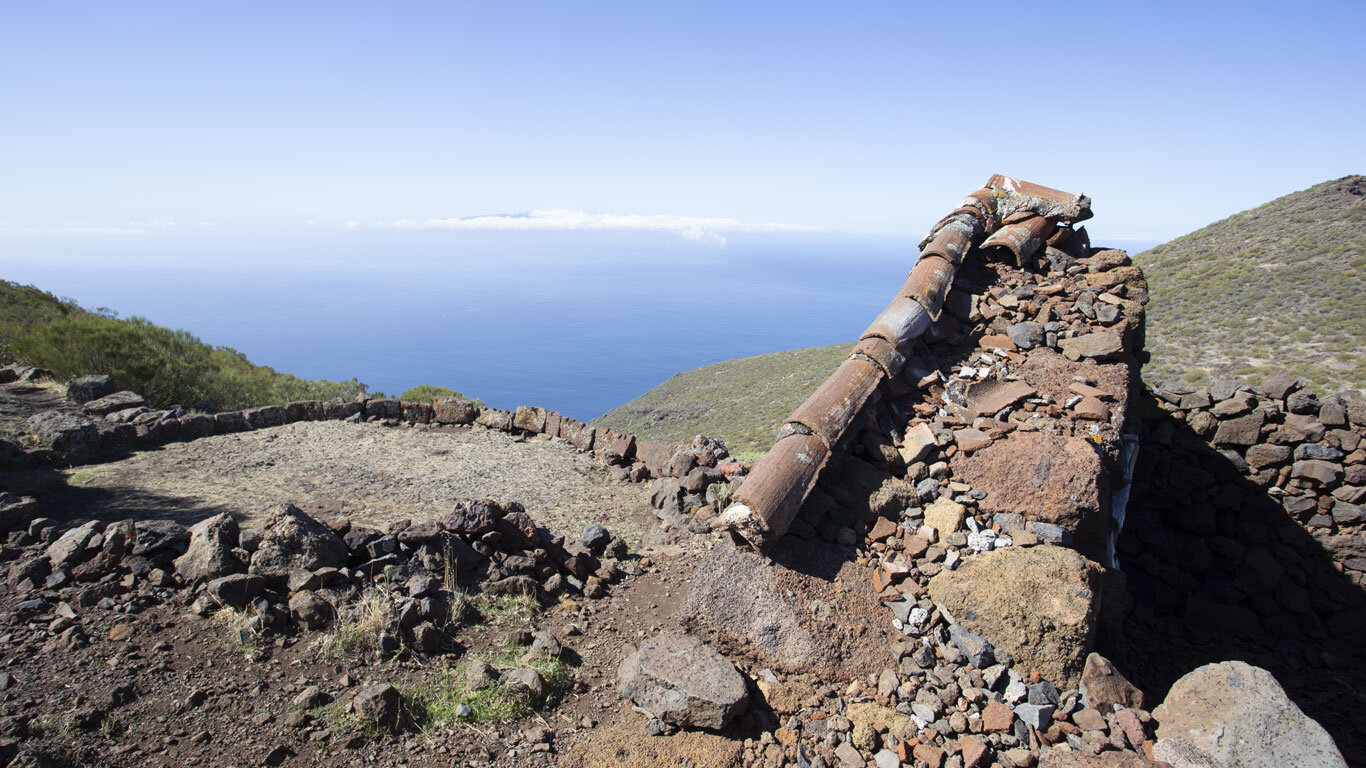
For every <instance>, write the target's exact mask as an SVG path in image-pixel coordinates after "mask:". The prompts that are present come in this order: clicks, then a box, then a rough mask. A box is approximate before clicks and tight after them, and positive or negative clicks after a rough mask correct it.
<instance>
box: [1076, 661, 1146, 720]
mask: <svg viewBox="0 0 1366 768" xmlns="http://www.w3.org/2000/svg"><path fill="white" fill-rule="evenodd" d="M1081 696H1082V700H1083V701H1084V702H1086V706H1088V707H1091V708H1092V709H1096V710H1099V711H1100V712H1101V713H1102V714H1108V713H1109V712H1112V711H1114V708H1115V705H1119V706H1121V707H1126V708H1128V707H1133V708H1136V709H1141V708H1142V707H1143V691H1140V690H1139V689H1138V688H1136V687H1135V686H1134V685H1133V683H1130V682H1129V681H1128V679H1126V678H1125V677H1124V675H1122V674H1120V673H1119V670H1117V669H1115V665H1114V664H1112V663H1110V660H1109V659H1107V658H1105V657H1104V656H1101V655H1100V654H1099V653H1093V654H1091V655H1090V656H1087V657H1086V666H1085V668H1083V669H1082V673H1081ZM1078 725H1080V723H1078Z"/></svg>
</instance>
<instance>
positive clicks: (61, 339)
mask: <svg viewBox="0 0 1366 768" xmlns="http://www.w3.org/2000/svg"><path fill="white" fill-rule="evenodd" d="M14 361H19V362H23V363H27V364H29V365H37V366H40V367H42V368H46V369H48V370H50V371H52V372H53V373H54V374H56V375H57V376H58V377H59V378H62V379H68V378H72V377H75V376H79V375H82V374H87V373H108V374H111V375H112V376H113V377H114V385H115V387H117V388H119V389H131V390H133V391H135V392H138V393H140V394H142V395H143V396H144V397H146V398H147V399H148V401H150V402H151V403H152V404H153V405H157V406H163V407H164V406H169V405H185V406H191V407H200V408H206V409H209V410H228V409H234V408H245V407H249V406H255V405H269V404H279V403H285V402H289V401H291V400H325V399H328V398H331V397H338V396H340V397H348V398H349V397H354V396H355V395H357V394H360V393H362V392H364V391H365V385H364V384H362V383H360V382H359V381H356V380H355V379H352V380H350V381H342V382H334V381H326V380H316V381H311V380H308V379H301V378H299V377H297V376H291V375H290V374H287V373H279V372H277V371H275V370H274V369H272V368H268V367H266V366H263V365H253V364H252V363H251V361H249V360H247V358H246V356H245V355H243V354H242V353H241V352H238V351H237V350H235V349H231V348H229V347H214V346H210V345H208V344H205V343H204V342H202V341H200V340H199V339H197V338H195V337H194V336H193V335H191V334H189V333H187V332H185V331H173V330H170V329H168V328H162V327H160V326H157V325H153V324H152V323H151V322H148V321H147V320H145V319H143V318H140V317H133V318H128V319H126V320H123V319H119V318H117V317H114V316H113V313H112V312H110V311H109V310H103V309H102V310H97V311H94V312H92V311H89V310H86V309H83V308H82V307H80V306H79V305H78V304H76V303H75V302H73V301H69V300H63V299H58V298H57V297H56V296H53V295H52V294H50V293H47V292H45V291H41V290H39V289H37V288H34V287H33V286H27V285H19V284H17V283H11V282H8V281H5V280H0V362H5V363H8V362H14Z"/></svg>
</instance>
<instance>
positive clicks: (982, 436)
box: [953, 429, 991, 453]
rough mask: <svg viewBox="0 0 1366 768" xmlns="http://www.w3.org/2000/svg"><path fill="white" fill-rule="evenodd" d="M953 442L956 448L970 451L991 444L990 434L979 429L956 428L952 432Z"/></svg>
mask: <svg viewBox="0 0 1366 768" xmlns="http://www.w3.org/2000/svg"><path fill="white" fill-rule="evenodd" d="M953 442H954V445H957V446H958V450H960V451H966V452H968V453H971V452H972V451H975V450H978V449H980V448H985V447H987V446H988V445H991V435H988V434H987V433H985V432H983V431H982V430H980V429H957V430H954V432H953Z"/></svg>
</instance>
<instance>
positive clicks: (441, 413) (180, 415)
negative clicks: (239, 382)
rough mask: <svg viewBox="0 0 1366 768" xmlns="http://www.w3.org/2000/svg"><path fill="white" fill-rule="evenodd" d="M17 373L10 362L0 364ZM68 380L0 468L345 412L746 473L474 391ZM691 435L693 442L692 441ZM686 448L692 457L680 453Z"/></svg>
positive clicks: (632, 465) (648, 462)
mask: <svg viewBox="0 0 1366 768" xmlns="http://www.w3.org/2000/svg"><path fill="white" fill-rule="evenodd" d="M0 370H5V371H9V372H10V373H14V372H15V371H14V369H12V368H5V369H0ZM91 378H101V377H82V378H81V379H78V380H76V381H75V382H73V385H75V389H74V390H73V395H72V397H73V399H74V400H77V402H79V403H80V407H79V411H80V412H74V411H69V410H53V411H45V412H42V413H39V414H37V415H35V416H33V417H32V418H30V419H29V420H28V421H27V422H26V424H25V431H26V432H27V437H26V439H25V440H24V441H23V442H15V441H10V440H0V469H10V470H22V469H28V468H32V467H38V466H51V465H59V466H60V465H73V464H81V463H88V462H93V461H100V460H106V459H108V458H109V457H111V456H112V455H116V454H117V453H119V452H126V451H130V450H145V449H150V448H156V447H157V446H160V445H165V444H166V443H171V442H177V441H185V440H195V439H198V438H201V437H210V436H213V435H222V434H231V433H236V432H247V431H251V430H257V429H267V428H270V427H277V426H281V425H284V424H289V423H293V422H299V421H329V420H340V421H352V422H372V423H380V424H384V425H386V426H391V427H407V428H416V429H440V428H468V427H469V426H471V425H477V426H480V427H484V428H488V429H497V430H501V431H504V432H518V433H524V434H537V435H546V436H548V437H558V438H562V439H564V440H565V441H566V442H568V443H569V444H570V445H572V446H574V447H575V448H576V449H578V450H579V451H582V452H584V453H591V454H593V455H594V456H595V457H597V458H598V459H600V460H601V461H603V462H605V463H606V464H608V465H610V466H611V468H612V471H613V473H614V474H615V475H617V476H618V479H622V480H627V479H629V480H632V481H643V480H648V479H650V478H654V477H668V476H671V475H673V474H674V473H675V472H677V473H678V475H677V476H679V477H682V476H683V475H685V474H687V472H688V471H689V470H690V469H692V468H694V467H696V466H697V465H698V464H699V463H702V464H705V465H706V466H708V467H716V466H717V465H718V463H720V464H721V465H722V466H723V469H724V471H725V472H726V473H727V476H734V475H737V474H743V472H744V471H745V469H746V465H744V464H742V463H741V462H738V461H735V460H733V459H730V458H729V455H728V454H727V452H726V451H725V449H724V447H723V446H721V445H720V444H719V443H716V442H715V441H705V440H704V441H701V442H699V441H692V442H691V443H682V444H674V443H663V442H654V441H648V440H638V439H637V438H636V437H635V436H634V435H629V434H622V433H619V432H616V431H615V430H611V429H607V428H605V427H596V428H595V427H592V426H589V425H588V424H585V423H583V422H581V421H578V420H577V419H572V418H570V417H568V416H564V415H562V414H560V413H559V412H558V411H550V410H547V409H545V408H539V407H534V406H526V405H522V406H518V407H517V409H516V410H515V411H504V410H501V409H498V408H488V407H480V406H478V405H477V404H475V403H474V402H472V401H469V400H464V399H461V398H455V397H438V398H436V399H435V401H434V402H432V403H420V402H403V401H399V400H393V399H369V398H360V399H357V400H354V401H345V400H340V399H338V400H329V401H325V402H324V401H315V400H308V401H299V402H293V403H287V404H285V405H267V406H262V407H259V408H248V409H244V410H240V411H226V412H222V413H194V412H190V411H187V410H186V409H184V408H179V407H176V408H170V409H153V408H149V407H148V406H147V402H146V400H145V399H143V398H142V397H141V396H140V395H138V394H137V393H134V392H110V393H108V394H105V395H103V396H102V397H99V398H96V399H86V398H83V394H84V393H86V392H88V391H89V389H90V385H89V381H88V380H89V379H91ZM694 443H695V444H694ZM684 456H687V457H689V459H686V460H685V458H684Z"/></svg>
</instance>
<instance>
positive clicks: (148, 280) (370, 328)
mask: <svg viewBox="0 0 1366 768" xmlns="http://www.w3.org/2000/svg"><path fill="white" fill-rule="evenodd" d="M915 241H916V238H914V237H874V236H852V235H843V234H841V235H833V234H811V233H802V234H794V235H772V234H764V235H731V236H728V238H727V242H726V243H725V244H724V245H718V244H715V243H704V242H695V241H690V240H686V239H683V238H679V237H674V236H670V235H661V234H659V233H601V232H556V233H528V232H496V233H450V232H416V233H414V232H401V233H396V232H392V231H379V230H375V231H364V230H363V231H359V232H349V233H344V234H316V233H296V234H285V235H281V236H279V237H274V238H263V237H255V238H252V239H250V240H247V239H244V238H232V237H227V236H224V237H211V236H205V235H197V236H195V237H189V238H182V239H173V238H158V237H155V236H128V237H122V238H119V237H99V238H95V237H87V238H85V239H84V240H71V241H69V242H64V243H62V244H61V247H54V246H53V245H52V244H51V243H50V242H48V241H43V242H31V243H24V242H7V243H5V244H4V247H3V251H2V252H0V277H3V278H5V279H8V280H14V281H18V282H23V283H32V284H35V285H37V286H38V287H40V288H43V289H44V290H48V291H51V292H52V293H55V294H57V295H59V296H64V297H71V298H74V299H76V300H77V301H79V302H80V303H81V304H82V305H83V306H87V307H109V308H112V309H115V310H117V311H118V312H119V313H120V315H122V316H129V315H141V316H144V317H147V318H148V319H150V320H152V321H153V322H155V323H158V324H160V325H165V326H170V327H173V328H183V329H186V330H188V331H190V332H192V333H194V334H195V335H197V336H198V337H199V338H201V339H203V340H204V341H206V342H208V343H211V344H215V345H222V346H229V347H233V348H235V349H237V350H239V351H241V352H243V353H245V354H246V355H247V356H248V357H249V358H250V359H251V360H252V361H253V362H256V363H258V364H263V365H269V366H272V367H274V368H276V369H277V370H281V371H287V372H289V373H293V374H296V375H299V376H303V377H306V378H329V379H349V378H351V377H356V378H358V379H360V380H361V381H363V382H365V383H366V384H367V385H368V386H369V387H370V388H371V389H372V390H379V391H383V392H386V393H388V394H390V395H395V394H398V393H400V392H402V391H403V390H405V389H407V388H409V387H412V386H415V385H418V384H440V385H444V386H448V387H451V388H453V389H457V390H459V391H461V392H463V393H465V394H466V395H469V396H472V397H479V398H482V399H483V400H484V401H486V402H487V403H489V404H490V405H493V406H496V407H500V408H513V407H515V406H517V405H519V404H531V405H541V406H545V407H547V408H551V409H555V410H559V411H561V412H563V413H565V414H566V415H569V416H573V417H575V418H579V419H583V420H588V419H591V418H594V417H596V416H599V415H601V414H602V413H603V412H605V411H607V410H609V409H611V408H613V407H616V406H618V405H620V404H622V403H624V402H626V401H628V400H630V399H632V398H634V397H636V396H638V395H640V394H641V393H643V392H645V391H647V390H649V389H650V388H652V387H654V386H655V385H657V384H659V383H660V382H662V381H664V380H665V379H668V378H669V377H670V376H672V375H674V374H675V373H678V372H679V371H683V370H687V369H690V368H695V367H697V366H700V365H706V364H708V363H714V362H719V361H722V360H729V359H731V358H735V357H743V356H747V355H756V354H761V353H764V352H773V351H777V350H783V349H792V348H797V347H808V346H816V345H823V344H835V343H840V342H847V341H853V340H855V339H856V337H857V335H858V334H859V332H861V331H862V330H863V329H864V328H865V327H866V326H867V324H868V323H869V321H870V320H871V319H872V318H873V317H874V315H876V314H877V312H879V311H880V310H881V309H882V307H883V306H885V305H886V303H887V302H888V301H890V299H891V298H892V296H893V294H894V292H895V291H896V290H897V288H899V287H900V286H901V283H902V281H903V280H904V278H905V274H906V271H907V270H908V269H909V268H910V266H911V265H912V264H913V263H914V259H915V253H916V251H915Z"/></svg>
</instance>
